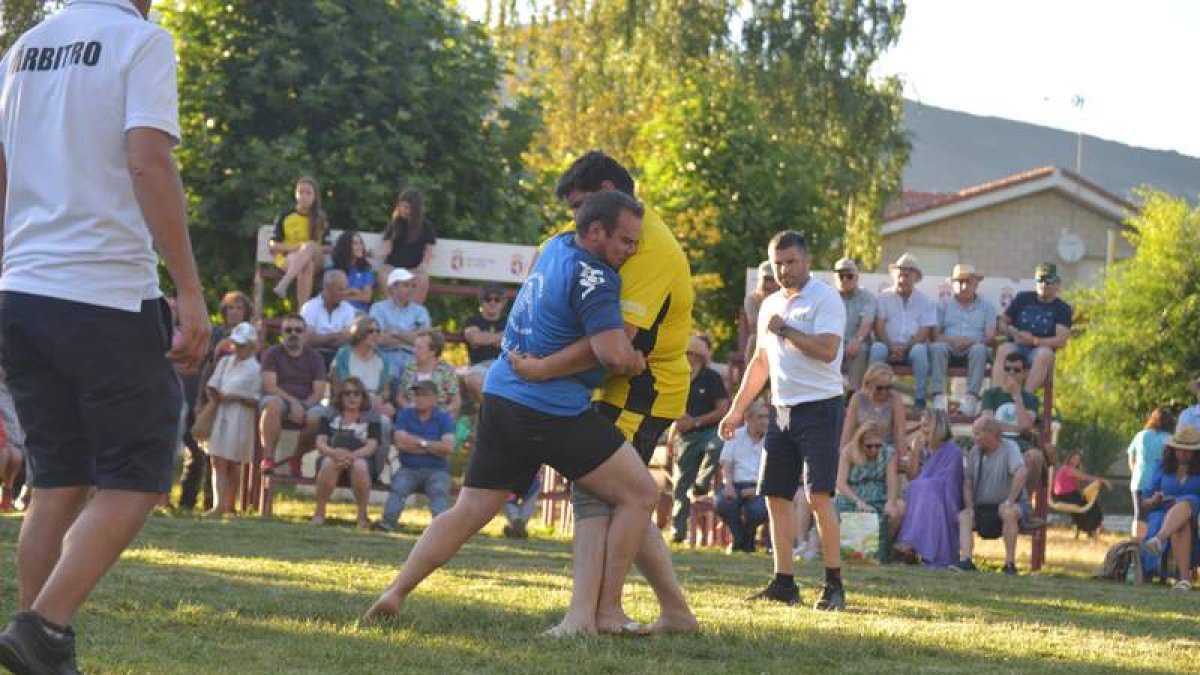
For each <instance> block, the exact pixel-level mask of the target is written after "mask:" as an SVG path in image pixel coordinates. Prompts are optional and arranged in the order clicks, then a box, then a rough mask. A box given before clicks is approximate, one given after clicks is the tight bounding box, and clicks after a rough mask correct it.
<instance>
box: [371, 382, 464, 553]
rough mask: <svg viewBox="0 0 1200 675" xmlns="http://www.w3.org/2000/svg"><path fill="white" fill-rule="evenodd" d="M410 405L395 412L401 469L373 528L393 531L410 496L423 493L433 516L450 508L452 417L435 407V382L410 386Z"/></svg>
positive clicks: (394, 436) (394, 478)
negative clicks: (380, 517)
mask: <svg viewBox="0 0 1200 675" xmlns="http://www.w3.org/2000/svg"><path fill="white" fill-rule="evenodd" d="M410 388H411V392H409V393H410V394H411V395H412V396H411V398H412V401H413V405H412V406H411V407H407V408H404V409H402V410H401V411H400V412H398V413H396V432H395V433H394V434H393V438H392V442H393V443H394V444H395V446H396V448H397V449H398V450H399V451H400V468H399V469H397V470H396V472H395V473H394V474H392V489H391V492H390V493H389V494H388V499H387V505H386V506H385V507H384V509H383V518H382V519H380V521H379V522H378V523H377V524H376V529H380V530H384V531H386V532H390V531H392V530H395V529H396V527H397V525H398V524H399V522H400V515H401V514H402V513H403V512H404V504H405V502H406V501H407V500H408V497H409V495H411V494H413V493H414V492H422V493H424V494H425V496H426V497H427V498H428V499H429V511H430V512H431V513H432V514H433V517H435V518H436V517H437V516H438V515H439V514H440V513H441V512H443V511H445V510H446V509H448V508H450V453H451V452H452V451H453V450H454V419H453V418H451V417H450V415H449V414H447V413H446V411H444V410H442V409H440V408H439V407H438V393H439V392H438V385H437V384H436V383H435V382H433V381H432V380H421V381H418V382H414V383H413V384H412V385H410Z"/></svg>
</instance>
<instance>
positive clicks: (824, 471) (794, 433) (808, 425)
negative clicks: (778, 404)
mask: <svg viewBox="0 0 1200 675" xmlns="http://www.w3.org/2000/svg"><path fill="white" fill-rule="evenodd" d="M784 410H787V411H788V414H789V417H790V420H789V424H788V425H787V429H780V428H779V423H778V420H777V419H776V415H778V414H779V409H778V408H775V407H774V406H772V407H771V413H770V416H771V417H770V419H771V421H770V424H769V425H768V426H767V436H766V438H765V439H764V441H763V452H764V457H763V467H762V472H761V473H760V474H759V480H758V494H760V495H762V496H764V497H782V498H784V499H792V498H794V497H795V496H796V490H798V489H799V488H800V473H801V471H804V470H805V469H807V471H806V472H805V476H806V477H807V481H806V483H805V485H806V486H807V487H808V491H809V492H817V493H822V492H823V493H826V494H828V495H830V496H832V495H833V492H834V489H835V488H836V487H837V468H838V441H839V440H840V439H841V435H842V418H843V417H844V416H845V413H846V406H845V403H844V402H843V399H842V397H841V396H837V397H834V398H828V399H825V400H823V401H812V402H810V403H799V404H796V405H794V406H791V407H790V408H784Z"/></svg>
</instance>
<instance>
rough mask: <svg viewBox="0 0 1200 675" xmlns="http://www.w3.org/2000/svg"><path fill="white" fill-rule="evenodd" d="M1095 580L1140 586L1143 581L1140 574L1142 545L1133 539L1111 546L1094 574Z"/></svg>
mask: <svg viewBox="0 0 1200 675" xmlns="http://www.w3.org/2000/svg"><path fill="white" fill-rule="evenodd" d="M1096 578H1097V579H1105V580H1107V581H1122V582H1125V583H1127V584H1140V583H1143V582H1144V581H1145V577H1144V575H1143V573H1142V544H1141V542H1139V541H1137V540H1134V539H1124V540H1122V541H1119V542H1117V543H1115V544H1113V545H1112V547H1111V548H1109V549H1108V553H1107V554H1105V556H1104V563H1103V564H1102V565H1101V566H1100V569H1099V570H1098V571H1097V572H1096Z"/></svg>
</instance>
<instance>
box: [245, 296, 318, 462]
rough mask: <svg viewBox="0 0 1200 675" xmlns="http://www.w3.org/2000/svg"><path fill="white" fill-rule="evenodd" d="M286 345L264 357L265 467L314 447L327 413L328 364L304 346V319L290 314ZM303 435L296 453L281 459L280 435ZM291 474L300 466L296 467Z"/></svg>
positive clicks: (285, 325)
mask: <svg viewBox="0 0 1200 675" xmlns="http://www.w3.org/2000/svg"><path fill="white" fill-rule="evenodd" d="M280 330H281V331H282V332H283V343H282V344H278V345H275V346H274V347H271V348H270V349H268V350H267V351H266V352H264V353H263V356H262V376H263V399H262V403H261V405H260V406H259V407H260V411H259V419H258V430H259V435H260V440H261V442H262V447H263V457H264V458H265V459H264V460H263V463H264V465H265V466H266V467H268V468H269V467H272V466H274V464H275V463H276V462H278V461H280V460H281V459H290V458H291V457H292V456H293V454H294V455H295V456H299V455H300V454H302V453H303V451H305V450H306V449H307V448H308V446H309V445H310V444H311V443H312V438H313V437H314V436H315V435H316V433H317V424H318V422H319V421H320V419H321V417H322V413H323V412H324V410H323V409H322V407H321V399H323V398H325V388H326V385H327V384H328V381H327V380H326V377H327V374H326V371H325V362H324V361H323V360H322V359H321V355H320V354H318V353H317V352H316V350H314V349H312V348H311V347H308V346H306V345H305V344H304V333H305V327H304V317H302V316H300V315H299V314H288V315H287V316H285V317H283V323H282V326H281V328H280ZM285 428H286V429H292V430H299V431H300V442H299V443H298V444H297V446H296V451H295V453H289V454H288V455H287V456H284V457H279V456H278V447H279V434H280V432H281V431H282V430H283V429H285ZM292 472H293V473H298V472H299V466H298V465H297V464H295V463H293V466H292Z"/></svg>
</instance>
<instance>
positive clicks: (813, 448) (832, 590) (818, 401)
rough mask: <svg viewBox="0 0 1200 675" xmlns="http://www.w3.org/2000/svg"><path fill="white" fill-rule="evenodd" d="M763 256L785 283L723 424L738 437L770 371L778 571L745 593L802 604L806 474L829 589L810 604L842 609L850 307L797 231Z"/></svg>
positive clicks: (770, 470)
mask: <svg viewBox="0 0 1200 675" xmlns="http://www.w3.org/2000/svg"><path fill="white" fill-rule="evenodd" d="M767 258H768V259H769V260H770V261H771V265H772V267H774V269H775V280H776V281H778V282H779V286H780V290H778V291H776V292H775V293H773V294H772V295H770V296H768V297H767V298H766V299H765V300H763V303H762V308H761V309H760V310H759V314H758V333H757V334H758V343H757V345H756V346H755V349H754V355H753V356H752V357H751V359H750V363H749V364H748V365H747V367H746V374H745V375H744V376H743V377H742V386H741V388H740V389H739V390H738V393H737V395H736V396H734V398H733V404H732V406H731V408H730V410H729V413H728V414H727V415H726V416H725V419H723V420H721V426H720V434H721V437H722V438H724V439H726V440H729V439H730V438H732V437H733V432H734V430H736V429H737V428H738V427H740V426H741V425H742V423H743V418H744V416H745V413H746V409H747V408H749V407H750V403H751V402H752V401H753V400H754V399H755V397H757V396H758V394H759V392H760V391H762V388H763V385H765V384H766V382H767V378H768V376H770V380H771V402H772V403H773V409H772V410H771V418H770V425H769V426H768V427H767V436H766V440H765V441H764V444H763V450H764V453H765V459H764V460H763V466H762V471H761V474H760V477H759V485H758V492H759V494H761V495H763V496H765V497H766V498H767V511H768V512H770V514H771V541H772V542H773V543H774V554H775V578H774V579H772V580H771V583H769V584H768V585H767V587H766V588H765V589H763V590H762V591H760V592H758V593H755V594H754V595H752V596H750V598H749V599H751V600H771V601H775V602H782V603H785V604H789V605H794V604H796V603H798V602H800V591H799V588H798V587H797V586H796V582H795V577H794V576H793V574H794V566H793V564H792V540H793V539H794V538H795V536H796V520H795V512H794V511H793V510H792V500H793V499H794V498H795V496H796V491H797V489H798V488H799V486H800V477H801V475H802V474H801V472H802V471H803V472H804V473H803V475H804V476H806V477H807V484H806V487H807V489H808V494H809V501H810V502H811V503H812V506H813V511H814V512H815V513H816V516H817V527H818V529H819V530H820V532H821V548H822V550H823V553H824V560H825V590H824V592H823V593H822V595H821V599H820V600H818V601H817V603H816V604H815V605H814V606H815V608H816V609H821V610H841V609H845V607H846V593H845V591H844V590H843V588H842V568H841V551H840V547H839V540H840V538H841V536H840V533H839V529H838V520H837V513H836V512H835V511H834V508H833V502H832V497H833V491H834V488H835V486H836V482H837V466H838V439H839V438H840V436H841V433H842V417H843V415H844V414H845V408H844V404H843V401H842V393H843V392H842V330H843V329H844V328H845V326H846V310H845V307H844V306H843V304H842V299H841V297H840V296H839V295H838V292H837V291H836V290H834V289H833V288H831V287H829V286H828V285H826V284H825V283H823V282H821V281H820V280H818V279H814V278H812V276H811V275H810V274H809V262H810V256H809V252H808V242H807V241H805V239H804V235H802V234H800V233H799V232H794V231H791V230H786V231H784V232H780V233H779V234H776V235H775V236H774V237H772V238H771V243H770V244H769V245H768V246H767Z"/></svg>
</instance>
